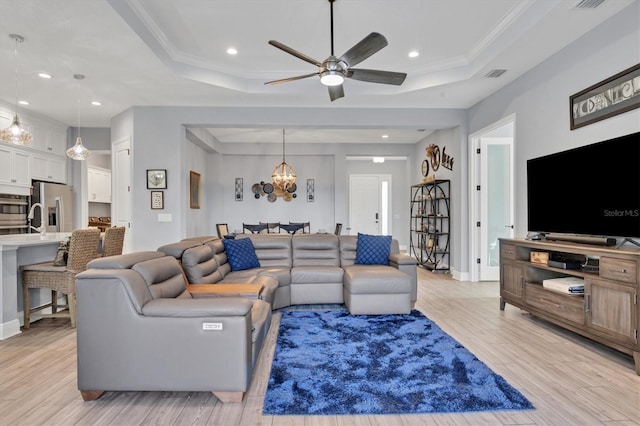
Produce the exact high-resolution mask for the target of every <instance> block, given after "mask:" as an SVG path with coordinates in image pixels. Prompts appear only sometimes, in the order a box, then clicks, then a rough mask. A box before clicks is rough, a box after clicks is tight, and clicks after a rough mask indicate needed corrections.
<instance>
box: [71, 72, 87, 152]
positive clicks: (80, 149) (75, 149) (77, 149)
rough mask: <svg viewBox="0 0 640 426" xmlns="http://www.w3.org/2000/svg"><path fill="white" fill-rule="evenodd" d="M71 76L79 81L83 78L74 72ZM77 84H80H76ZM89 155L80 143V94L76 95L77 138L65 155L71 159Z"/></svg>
mask: <svg viewBox="0 0 640 426" xmlns="http://www.w3.org/2000/svg"><path fill="white" fill-rule="evenodd" d="M73 78H75V79H76V80H77V81H78V82H80V80H82V79H84V75H82V74H74V75H73ZM78 86H80V85H79V84H78ZM78 92H79V90H78ZM90 156H91V151H89V150H88V149H87V148H86V147H85V146H84V145H83V144H82V138H81V137H80V95H78V138H77V139H76V144H75V145H74V146H72V147H71V148H69V149H68V150H67V157H69V158H71V159H73V160H86V159H87V158H89V157H90Z"/></svg>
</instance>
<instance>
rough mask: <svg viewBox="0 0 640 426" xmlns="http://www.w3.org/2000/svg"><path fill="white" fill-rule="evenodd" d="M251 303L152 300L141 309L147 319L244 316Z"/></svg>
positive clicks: (238, 301)
mask: <svg viewBox="0 0 640 426" xmlns="http://www.w3.org/2000/svg"><path fill="white" fill-rule="evenodd" d="M252 305H253V303H252V301H250V300H246V299H240V298H225V299H186V298H185V299H163V298H160V299H154V300H151V301H149V302H148V303H146V304H145V305H144V306H143V307H142V315H145V316H147V317H174V318H198V317H220V316H229V317H231V316H244V315H247V314H248V313H249V312H250V311H251V306H252Z"/></svg>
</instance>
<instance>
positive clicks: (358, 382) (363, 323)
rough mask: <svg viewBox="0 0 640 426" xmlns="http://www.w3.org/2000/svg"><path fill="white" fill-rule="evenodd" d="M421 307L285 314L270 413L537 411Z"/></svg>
mask: <svg viewBox="0 0 640 426" xmlns="http://www.w3.org/2000/svg"><path fill="white" fill-rule="evenodd" d="M532 408H533V406H532V405H531V403H530V402H529V401H528V400H527V399H526V398H525V397H524V396H523V395H522V394H520V392H518V391H517V390H516V389H514V388H513V387H512V386H510V385H509V384H508V383H507V382H506V381H505V380H504V379H503V378H502V377H500V376H499V375H497V374H495V373H494V372H493V371H491V370H490V369H489V368H488V367H487V366H486V365H485V364H484V363H483V362H481V361H479V360H478V359H477V358H476V357H475V356H474V355H473V354H472V353H471V352H469V351H468V350H467V349H465V348H464V347H463V346H462V345H461V344H460V343H458V342H457V341H455V340H454V339H453V338H452V337H451V336H449V335H448V334H446V333H445V332H443V331H442V330H441V329H440V327H438V326H437V325H436V324H435V323H434V322H432V321H431V320H429V319H428V318H427V317H425V316H424V315H423V314H422V313H420V312H418V311H415V310H414V311H412V312H411V314H409V315H361V316H353V315H350V314H349V312H347V311H346V310H333V311H306V312H305V311H285V312H283V313H282V319H281V321H280V330H279V334H278V340H277V344H276V350H275V355H274V359H273V364H272V366H271V375H270V377H269V384H268V387H267V393H266V395H265V399H264V407H263V413H264V414H284V415H291V414H400V413H407V414H409V413H444V412H449V413H451V412H465V411H487V410H525V409H532Z"/></svg>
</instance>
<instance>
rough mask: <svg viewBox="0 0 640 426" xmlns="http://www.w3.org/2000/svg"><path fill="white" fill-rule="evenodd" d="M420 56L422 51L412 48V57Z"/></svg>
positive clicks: (410, 53) (410, 54)
mask: <svg viewBox="0 0 640 426" xmlns="http://www.w3.org/2000/svg"><path fill="white" fill-rule="evenodd" d="M418 56H420V52H418V51H417V50H412V51H411V52H409V57H410V58H417V57H418Z"/></svg>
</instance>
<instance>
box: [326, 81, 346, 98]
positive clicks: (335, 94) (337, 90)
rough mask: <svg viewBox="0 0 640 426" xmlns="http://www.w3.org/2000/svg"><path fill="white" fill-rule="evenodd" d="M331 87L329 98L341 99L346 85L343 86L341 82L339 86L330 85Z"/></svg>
mask: <svg viewBox="0 0 640 426" xmlns="http://www.w3.org/2000/svg"><path fill="white" fill-rule="evenodd" d="M328 87H329V98H330V99H331V102H333V101H335V100H336V99H340V98H342V97H343V96H344V87H342V84H339V85H337V86H328Z"/></svg>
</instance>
